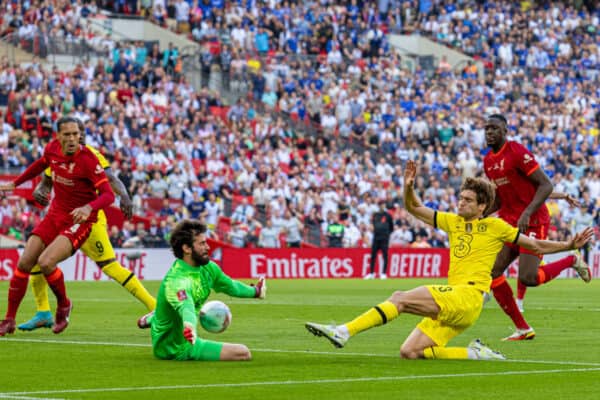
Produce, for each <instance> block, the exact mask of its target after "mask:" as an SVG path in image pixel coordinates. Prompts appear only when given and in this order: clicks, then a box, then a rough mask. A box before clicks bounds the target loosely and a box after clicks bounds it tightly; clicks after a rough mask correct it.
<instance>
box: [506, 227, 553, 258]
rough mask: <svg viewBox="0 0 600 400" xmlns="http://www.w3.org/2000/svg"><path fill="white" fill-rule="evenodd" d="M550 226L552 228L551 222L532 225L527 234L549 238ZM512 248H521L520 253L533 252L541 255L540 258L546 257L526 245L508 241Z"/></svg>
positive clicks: (533, 236)
mask: <svg viewBox="0 0 600 400" xmlns="http://www.w3.org/2000/svg"><path fill="white" fill-rule="evenodd" d="M548 228H550V223H549V222H548V223H546V224H542V225H536V226H530V227H529V229H527V232H525V235H527V236H529V237H532V238H534V239H538V240H546V239H547V238H548ZM506 244H507V245H508V246H509V247H510V248H511V249H513V250H519V253H520V254H532V255H534V256H537V257H539V258H540V259H542V258H544V255H543V254H538V253H534V252H533V251H531V250H527V249H526V248H525V247H520V246H518V245H517V244H516V243H506Z"/></svg>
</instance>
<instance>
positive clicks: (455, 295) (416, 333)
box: [306, 161, 593, 360]
mask: <svg viewBox="0 0 600 400" xmlns="http://www.w3.org/2000/svg"><path fill="white" fill-rule="evenodd" d="M416 172H417V169H416V165H415V163H414V162H413V161H409V162H408V163H407V165H406V171H405V173H404V203H405V206H406V210H407V211H408V212H410V213H411V214H412V215H414V216H415V217H417V218H418V219H420V220H422V221H423V222H425V223H428V224H430V225H432V226H433V227H435V228H439V229H442V230H444V231H446V232H447V233H448V237H449V241H450V268H449V270H448V284H447V285H427V286H420V287H418V288H415V289H412V290H409V291H406V292H403V291H396V292H394V293H393V294H392V296H391V297H390V298H389V299H388V300H387V301H385V302H383V303H381V304H378V305H376V306H375V307H373V308H371V309H370V310H368V311H367V312H365V313H364V314H362V315H360V316H358V317H357V318H355V319H354V320H352V321H350V322H348V323H346V324H343V325H337V326H326V325H321V324H316V323H312V322H308V323H306V328H307V329H308V330H309V331H310V332H311V333H313V334H314V335H316V336H323V337H325V338H327V339H328V340H329V341H330V342H332V343H333V344H334V345H335V346H336V347H343V346H344V345H345V344H346V342H347V341H348V339H349V338H350V337H352V336H354V335H356V334H358V333H360V332H363V331H365V330H367V329H370V328H373V327H376V326H379V325H383V324H385V323H387V322H389V321H391V320H393V319H395V318H396V317H398V315H400V314H401V313H403V312H404V313H410V314H415V315H420V316H423V317H424V318H423V320H422V321H421V322H420V323H419V324H418V325H417V327H416V328H415V329H414V330H413V331H412V333H411V334H410V335H409V336H408V338H407V339H406V340H405V341H404V343H403V344H402V347H401V349H400V355H401V357H402V358H408V359H416V358H428V359H485V360H492V359H504V356H503V355H502V354H500V353H498V352H495V351H493V350H492V349H490V348H489V347H487V346H485V345H484V344H483V343H481V341H479V340H478V339H476V340H474V341H472V342H471V343H470V344H469V346H468V347H446V344H447V343H448V342H449V341H450V340H451V339H452V338H454V337H455V336H457V335H459V334H460V333H462V332H464V331H465V330H466V329H467V328H469V327H470V326H471V325H473V324H474V323H475V321H477V318H479V314H480V313H481V309H482V307H483V294H484V293H489V291H490V284H491V281H492V278H491V271H492V267H493V265H494V261H495V259H496V255H497V254H498V252H499V251H500V249H501V248H502V246H503V245H504V242H509V243H516V244H518V245H519V246H522V247H525V248H527V249H530V250H534V251H535V252H537V253H541V254H547V253H556V252H560V251H565V250H571V249H574V248H579V247H581V246H583V245H585V243H587V242H588V241H589V240H590V239H591V237H592V235H593V230H592V229H591V228H588V229H585V230H583V231H582V232H581V233H578V234H576V235H575V237H574V238H573V239H571V240H569V241H565V242H554V241H549V240H536V239H533V238H531V237H529V236H526V235H521V234H519V230H518V229H517V228H515V227H512V226H511V225H509V224H508V223H507V222H504V221H503V220H501V219H500V218H494V217H487V218H483V215H485V211H486V210H487V209H488V208H489V207H491V206H492V204H493V203H494V189H493V187H492V185H491V184H490V183H489V182H488V181H486V180H483V179H474V178H468V179H466V180H465V182H464V183H463V185H462V187H461V191H460V197H459V202H458V214H453V213H444V212H438V211H435V210H433V209H431V208H429V207H425V206H423V205H422V204H421V202H420V201H419V199H418V198H417V196H416V194H415V192H414V189H413V185H414V181H415V176H416Z"/></svg>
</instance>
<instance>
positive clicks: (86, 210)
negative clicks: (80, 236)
mask: <svg viewBox="0 0 600 400" xmlns="http://www.w3.org/2000/svg"><path fill="white" fill-rule="evenodd" d="M91 213H92V206H90V205H89V204H86V205H85V206H83V207H78V208H76V209H74V210H73V211H71V215H72V216H73V222H75V223H76V224H80V223H82V222H85V221H87V219H88V218H89V217H90V214H91Z"/></svg>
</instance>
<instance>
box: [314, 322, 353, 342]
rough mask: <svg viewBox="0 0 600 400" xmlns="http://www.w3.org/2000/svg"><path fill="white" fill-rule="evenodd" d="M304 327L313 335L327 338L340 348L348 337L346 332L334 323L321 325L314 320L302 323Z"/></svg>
mask: <svg viewBox="0 0 600 400" xmlns="http://www.w3.org/2000/svg"><path fill="white" fill-rule="evenodd" d="M304 326H305V327H306V329H307V330H308V331H309V332H310V333H312V334H313V335H315V336H323V337H325V338H326V339H327V340H329V341H330V342H331V343H332V344H333V345H334V346H335V347H337V348H342V347H344V345H345V344H346V342H347V341H348V339H349V338H350V337H349V335H348V334H344V333H343V332H341V331H340V329H338V327H337V326H335V325H329V326H327V325H321V324H315V323H314V322H307V323H306V324H304Z"/></svg>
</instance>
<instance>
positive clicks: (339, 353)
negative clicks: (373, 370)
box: [0, 338, 600, 367]
mask: <svg viewBox="0 0 600 400" xmlns="http://www.w3.org/2000/svg"><path fill="white" fill-rule="evenodd" d="M2 341H7V342H23V343H46V344H48V343H50V344H72V345H79V346H115V347H147V348H149V347H152V345H151V344H145V343H125V342H92V341H79V340H56V339H20V338H3V339H0V343H1V342H2ZM251 351H255V352H259V353H261V352H262V353H286V354H306V355H327V356H342V357H348V356H355V357H382V358H398V359H399V356H398V355H396V354H382V353H352V352H347V351H343V350H340V351H315V350H289V349H268V348H267V349H265V348H251ZM503 362H508V363H528V364H547V365H573V366H585V367H600V363H594V362H580V361H551V360H517V359H509V360H505V361H503Z"/></svg>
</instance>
